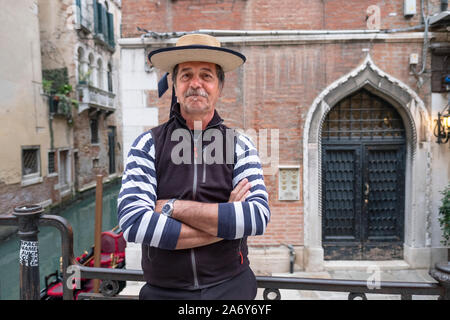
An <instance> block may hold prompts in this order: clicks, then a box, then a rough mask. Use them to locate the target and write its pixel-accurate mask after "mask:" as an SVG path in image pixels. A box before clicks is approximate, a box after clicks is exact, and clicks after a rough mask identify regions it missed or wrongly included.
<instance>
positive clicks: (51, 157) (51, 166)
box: [48, 151, 56, 174]
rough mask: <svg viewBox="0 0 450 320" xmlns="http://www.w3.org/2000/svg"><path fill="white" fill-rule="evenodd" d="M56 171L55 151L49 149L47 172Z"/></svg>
mask: <svg viewBox="0 0 450 320" xmlns="http://www.w3.org/2000/svg"><path fill="white" fill-rule="evenodd" d="M55 172H56V163H55V151H50V152H49V153H48V173H49V174H50V173H55Z"/></svg>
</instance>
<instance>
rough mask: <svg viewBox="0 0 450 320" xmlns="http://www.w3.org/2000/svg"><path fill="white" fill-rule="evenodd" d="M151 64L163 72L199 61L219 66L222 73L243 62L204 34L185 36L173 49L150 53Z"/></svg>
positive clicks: (169, 71) (238, 56)
mask: <svg viewBox="0 0 450 320" xmlns="http://www.w3.org/2000/svg"><path fill="white" fill-rule="evenodd" d="M148 59H149V60H150V62H151V64H152V65H153V66H154V67H156V68H158V69H160V70H163V71H165V72H168V73H171V72H172V71H173V68H174V67H175V66H176V65H177V64H179V63H183V62H188V61H201V62H211V63H216V64H218V65H220V66H221V67H222V69H223V71H224V72H228V71H231V70H234V69H236V68H237V67H239V66H240V65H242V64H243V63H244V62H245V60H246V59H245V56H244V55H242V54H240V53H239V52H236V51H233V50H230V49H227V48H222V47H221V46H220V42H219V40H217V39H216V38H215V37H213V36H210V35H206V34H187V35H184V36H182V37H181V38H179V39H178V41H177V43H176V45H175V47H168V48H161V49H157V50H154V51H152V52H150V54H149V55H148Z"/></svg>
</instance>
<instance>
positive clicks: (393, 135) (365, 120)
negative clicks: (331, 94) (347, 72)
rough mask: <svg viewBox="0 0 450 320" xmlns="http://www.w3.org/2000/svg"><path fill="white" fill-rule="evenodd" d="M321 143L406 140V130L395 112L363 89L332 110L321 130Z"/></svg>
mask: <svg viewBox="0 0 450 320" xmlns="http://www.w3.org/2000/svg"><path fill="white" fill-rule="evenodd" d="M322 139H323V140H324V141H333V140H392V139H394V140H403V139H405V128H404V126H403V121H402V118H401V117H400V115H399V113H398V112H397V111H396V110H395V108H393V107H392V106H391V105H390V104H389V103H387V102H386V101H384V100H383V99H380V98H379V97H377V96H375V95H374V94H372V93H370V92H369V91H367V90H364V89H362V90H360V91H358V92H356V93H355V94H353V95H351V96H349V97H347V98H345V99H343V100H341V101H340V102H339V103H338V104H337V105H336V106H335V107H334V108H332V109H331V111H330V112H329V113H328V115H327V117H326V119H325V122H324V124H323V127H322Z"/></svg>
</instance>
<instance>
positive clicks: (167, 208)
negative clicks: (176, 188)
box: [161, 199, 177, 217]
mask: <svg viewBox="0 0 450 320" xmlns="http://www.w3.org/2000/svg"><path fill="white" fill-rule="evenodd" d="M175 200H177V199H170V200H169V201H167V202H166V203H165V204H164V205H163V207H162V209H161V214H163V215H165V216H166V217H171V216H172V214H173V203H174V202H175Z"/></svg>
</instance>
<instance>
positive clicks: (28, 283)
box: [0, 205, 450, 300]
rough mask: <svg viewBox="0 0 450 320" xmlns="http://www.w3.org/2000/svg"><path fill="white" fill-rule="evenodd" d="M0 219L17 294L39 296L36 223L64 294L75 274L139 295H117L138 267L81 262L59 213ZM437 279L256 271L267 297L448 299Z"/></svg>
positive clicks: (447, 284) (445, 274)
mask: <svg viewBox="0 0 450 320" xmlns="http://www.w3.org/2000/svg"><path fill="white" fill-rule="evenodd" d="M0 225H9V226H18V236H19V238H20V242H21V244H20V253H19V268H20V272H19V276H20V299H21V300H37V299H39V298H40V288H39V284H40V280H39V253H38V250H37V247H38V245H37V241H38V238H37V235H38V232H39V226H52V227H55V228H57V229H58V230H59V232H60V234H61V248H62V274H63V299H64V300H72V299H73V297H74V295H73V293H74V291H73V289H74V288H73V285H72V280H73V279H74V277H76V278H84V279H100V280H103V281H102V288H103V290H102V291H101V292H102V293H100V294H98V293H97V294H96V293H80V294H79V295H78V299H138V297H137V296H125V295H118V296H117V295H116V292H115V291H114V290H108V287H115V286H114V282H117V281H145V280H144V275H143V272H142V271H141V270H127V269H107V268H93V267H87V266H83V265H80V264H79V263H78V262H77V260H76V259H75V257H74V254H73V232H72V227H71V226H70V224H69V223H68V221H67V220H66V219H64V218H63V217H60V216H57V215H46V214H43V209H42V208H41V207H39V206H34V205H33V206H22V207H18V208H16V209H15V210H14V213H13V214H8V215H0ZM430 275H431V276H432V277H433V278H434V279H436V280H437V281H438V282H437V283H429V282H397V281H380V282H379V283H378V285H377V286H376V287H374V288H372V287H370V286H368V283H367V281H362V280H338V279H312V278H292V277H268V276H257V277H256V280H257V284H258V288H263V289H264V292H263V298H264V299H265V300H279V299H281V293H280V289H288V290H311V291H330V292H348V293H349V294H348V299H356V298H361V299H367V296H366V294H396V295H400V297H401V299H402V300H408V299H412V296H413V295H429V296H434V295H436V296H439V299H444V300H450V267H449V265H448V264H438V265H436V266H435V268H434V269H432V270H430Z"/></svg>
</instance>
